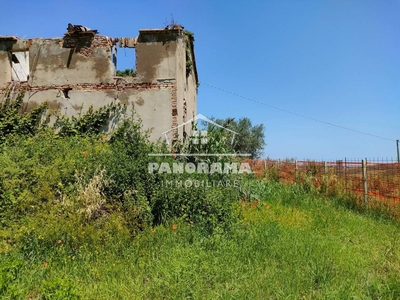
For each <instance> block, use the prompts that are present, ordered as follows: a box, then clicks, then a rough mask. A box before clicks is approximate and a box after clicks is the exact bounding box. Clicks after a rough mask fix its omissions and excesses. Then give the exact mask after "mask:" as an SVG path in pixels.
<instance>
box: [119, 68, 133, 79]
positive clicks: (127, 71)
mask: <svg viewBox="0 0 400 300" xmlns="http://www.w3.org/2000/svg"><path fill="white" fill-rule="evenodd" d="M116 75H117V76H121V77H127V76H131V77H135V76H136V70H135V69H133V68H132V69H129V68H128V69H125V70H117V72H116Z"/></svg>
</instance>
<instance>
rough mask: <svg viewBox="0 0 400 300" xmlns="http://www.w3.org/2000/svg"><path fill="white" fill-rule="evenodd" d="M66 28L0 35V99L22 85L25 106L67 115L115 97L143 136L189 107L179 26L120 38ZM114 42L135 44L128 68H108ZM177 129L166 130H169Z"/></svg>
mask: <svg viewBox="0 0 400 300" xmlns="http://www.w3.org/2000/svg"><path fill="white" fill-rule="evenodd" d="M67 29H68V31H67V32H66V33H65V34H64V36H63V37H61V38H49V39H43V38H35V39H20V38H18V37H15V36H0V101H1V100H2V99H3V98H4V97H2V96H4V94H5V93H6V92H8V91H10V90H12V91H13V92H14V93H15V92H18V91H25V98H24V103H25V105H24V107H25V109H26V110H30V109H32V108H33V107H35V106H37V105H39V104H40V103H42V102H44V101H47V102H48V104H49V108H50V109H51V110H57V111H59V112H60V113H63V114H66V115H70V116H71V115H80V114H82V113H84V112H85V111H86V110H87V109H88V108H89V107H90V106H93V108H94V109H98V108H100V107H103V106H105V105H107V104H109V103H112V101H119V102H121V103H124V104H127V107H128V109H127V112H129V111H131V108H132V107H133V108H134V110H135V111H136V112H137V113H138V114H139V116H140V117H141V119H142V121H143V125H144V127H145V128H153V131H152V134H151V140H157V139H158V138H162V137H163V134H162V133H163V132H165V131H168V130H170V129H171V128H174V127H177V126H178V125H179V124H182V123H184V122H185V121H187V120H189V119H191V118H192V117H193V116H194V115H196V94H197V93H196V91H197V85H198V77H197V70H196V63H195V56H194V50H193V41H194V40H193V36H192V35H191V34H190V33H187V32H186V31H184V30H183V27H181V26H179V25H175V26H168V27H167V28H165V29H143V30H140V31H139V35H138V36H137V37H125V38H124V37H122V38H111V37H107V36H101V35H98V33H97V30H90V29H89V28H86V27H83V26H79V25H71V24H69V26H68V28H67ZM120 48H135V53H136V75H135V76H131V77H119V76H116V61H117V59H118V50H119V49H120ZM133 59H134V58H133ZM185 130H187V129H185V128H184V127H182V126H180V127H178V129H177V130H175V131H174V130H172V131H171V138H175V139H176V137H177V136H179V137H182V136H184V132H185ZM177 131H179V132H177Z"/></svg>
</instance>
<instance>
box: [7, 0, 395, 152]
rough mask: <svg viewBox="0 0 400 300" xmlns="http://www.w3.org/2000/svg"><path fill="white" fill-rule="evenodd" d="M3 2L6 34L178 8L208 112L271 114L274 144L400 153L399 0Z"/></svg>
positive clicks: (122, 24) (162, 20) (124, 21)
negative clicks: (399, 145) (190, 36)
mask: <svg viewBox="0 0 400 300" xmlns="http://www.w3.org/2000/svg"><path fill="white" fill-rule="evenodd" d="M0 7H1V8H2V9H1V11H2V16H1V19H0V35H17V36H19V37H26V38H33V37H56V36H62V35H63V33H64V32H65V31H66V26H67V24H68V23H73V24H81V25H84V26H88V27H90V28H92V29H98V30H99V31H100V34H103V35H108V36H112V37H134V36H136V35H137V34H138V30H139V29H142V28H157V27H164V26H165V25H166V24H167V23H169V21H170V20H171V14H172V15H173V18H174V20H175V22H177V23H180V24H182V25H183V26H185V29H188V30H190V31H192V32H194V33H195V39H196V41H195V52H196V60H197V67H198V73H199V78H200V81H201V83H202V84H201V87H200V88H199V94H198V112H199V113H202V114H203V115H205V116H208V117H211V116H214V117H216V118H227V117H235V118H240V117H248V118H250V119H251V121H252V122H253V124H260V123H262V124H264V126H265V141H266V143H267V146H266V147H265V156H269V157H271V158H280V159H285V158H297V159H317V160H322V159H343V158H345V157H346V158H362V157H367V158H374V157H380V158H381V157H384V158H386V157H395V156H396V144H395V140H396V139H400V17H399V16H400V1H399V0H377V1H368V0H331V1H328V0H326V1H324V0H315V1H306V0H304V1H302V0H291V1H285V0H284V1H278V0H276V1H251V0H250V1H249V0H248V1H216V0H213V1H209V0H201V1H188V0H186V1H183V0H168V1H161V0H160V1H100V0H98V1H75V0H52V1H27V0H25V1H9V0H3V1H2V3H1V4H0ZM127 55H128V56H129V55H130V54H129V53H127ZM119 56H120V57H121V56H124V52H123V51H120V52H119ZM121 61H122V59H121ZM127 61H129V59H128V60H127ZM123 64H126V66H127V67H129V65H128V64H127V62H125V63H123ZM124 66H125V65H124ZM124 66H123V67H124ZM211 86H215V87H218V88H221V89H224V90H226V91H229V92H231V93H234V94H238V95H241V96H243V97H246V98H249V99H252V100H254V101H257V102H262V103H263V104H260V103H257V102H252V101H250V100H246V99H245V98H241V97H237V96H234V95H232V94H229V93H226V92H223V91H221V90H218V89H215V88H213V87H211ZM274 107H277V108H280V109H282V110H278V109H275V108H274ZM283 110H286V111H289V112H292V113H295V114H292V113H288V112H285V111H283ZM296 114H300V115H304V116H307V117H309V118H313V119H317V120H320V121H323V122H328V123H333V124H336V125H339V126H343V127H346V128H350V129H353V130H356V131H361V132H365V133H368V134H371V135H376V136H380V137H383V138H387V139H388V140H387V139H380V138H376V137H372V136H369V135H363V134H360V133H356V132H354V131H349V130H345V129H342V128H338V127H334V126H330V125H327V124H324V123H320V122H317V121H313V120H311V119H307V118H303V117H300V116H299V115H296Z"/></svg>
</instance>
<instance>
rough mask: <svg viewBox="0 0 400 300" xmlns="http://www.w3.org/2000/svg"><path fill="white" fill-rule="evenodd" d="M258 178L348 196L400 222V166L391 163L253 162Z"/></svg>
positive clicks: (367, 161)
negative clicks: (399, 219) (382, 211)
mask: <svg viewBox="0 0 400 300" xmlns="http://www.w3.org/2000/svg"><path fill="white" fill-rule="evenodd" d="M250 164H251V167H252V170H253V172H254V173H255V174H256V176H258V177H264V178H267V179H269V180H275V181H281V182H285V183H295V182H296V183H300V184H306V185H309V186H310V187H312V188H315V189H317V190H318V191H320V192H324V193H327V194H328V195H329V194H331V195H334V194H335V195H337V194H348V195H351V196H352V197H353V198H354V199H355V200H356V202H357V204H359V205H365V206H366V207H368V208H377V207H378V208H380V209H385V210H387V211H389V212H390V213H391V214H394V215H395V216H396V217H397V218H400V163H397V162H394V161H391V160H385V161H384V160H377V159H374V160H367V159H363V160H348V159H344V160H336V161H320V162H317V161H300V160H299V161H293V160H291V161H281V160H251V161H250Z"/></svg>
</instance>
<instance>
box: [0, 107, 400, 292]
mask: <svg viewBox="0 0 400 300" xmlns="http://www.w3.org/2000/svg"><path fill="white" fill-rule="evenodd" d="M7 101H8V104H7V105H3V106H2V108H1V109H2V110H1V112H2V119H0V127H1V126H3V127H4V128H9V129H8V131H7V132H8V133H7V134H4V136H3V138H2V140H1V147H0V168H1V170H2V172H1V173H0V224H1V226H0V297H1V298H2V299H115V298H117V299H132V298H134V299H135V298H136V299H160V298H169V299H182V298H195V299H197V298H200V299H219V298H224V299H225V298H239V299H246V298H251V299H271V298H272V299H274V298H275V299H280V298H289V299H298V298H333V299H348V298H359V299H365V298H367V299H368V298H370V299H378V298H386V299H395V298H398V297H400V295H399V290H400V278H399V274H400V272H399V268H398V266H399V265H400V252H399V251H398V236H399V225H398V224H397V223H392V222H390V221H388V220H385V219H380V218H379V217H378V218H377V217H370V216H366V215H363V214H359V213H357V212H353V211H351V210H347V209H345V208H344V207H343V204H344V203H351V199H348V198H345V197H343V196H342V195H339V194H337V195H333V194H332V196H331V197H330V198H325V196H323V195H322V193H320V192H319V191H317V190H315V189H313V188H312V187H313V185H312V184H310V185H309V186H308V185H306V184H302V185H300V184H293V185H291V186H285V185H283V184H281V183H279V182H275V181H273V180H269V179H266V178H264V179H262V180H256V179H254V178H253V176H252V175H246V174H240V176H239V174H227V173H221V172H215V173H211V172H209V173H199V174H194V173H193V174H190V173H188V172H162V171H160V170H161V169H160V168H155V169H154V170H153V172H150V171H149V166H160V165H161V164H162V163H165V164H167V165H169V166H173V165H174V163H175V164H176V165H177V166H179V164H187V163H193V164H196V163H199V162H204V161H203V160H199V158H198V157H197V158H196V157H195V156H184V155H181V156H176V157H174V153H170V152H168V149H167V148H166V146H165V145H163V144H154V143H150V142H149V141H148V134H149V132H147V131H145V130H143V128H142V126H141V123H140V120H138V118H137V117H136V116H135V115H133V116H132V117H131V118H126V119H124V120H121V121H120V125H119V126H118V128H117V129H115V130H114V131H112V132H111V133H108V134H105V133H103V132H102V128H104V126H105V124H106V123H107V120H109V119H110V118H115V117H117V116H119V115H118V111H120V110H121V109H123V107H119V106H113V105H111V106H107V107H105V108H102V109H100V110H99V111H97V112H96V111H93V110H89V112H88V113H87V114H85V115H83V116H82V117H80V118H72V119H68V120H67V119H65V118H62V117H59V118H58V121H57V122H56V125H55V127H53V126H49V125H43V124H42V125H41V123H40V122H39V117H36V118H33V117H31V116H32V111H31V112H30V113H27V114H22V113H21V111H20V110H16V109H12V107H16V105H17V104H16V103H15V102H13V101H14V100H7ZM17 101H20V100H18V99H17ZM44 113H45V110H42V111H41V112H40V114H39V115H40V119H42V118H45V117H44V116H42V114H44ZM27 118H28V119H29V120H31V119H30V118H33V119H34V120H35V121H32V122H26V121H23V120H26V119H27ZM33 119H32V120H33ZM10 120H11V121H10ZM4 124H14V125H7V126H8V127H7V126H5V125H4ZM21 124H28V125H25V126H26V127H24V126H21ZM29 124H30V125H29ZM192 138H196V137H192ZM207 139H208V143H206V144H202V143H198V144H195V143H190V144H180V145H176V150H179V154H185V153H186V154H192V153H199V152H200V153H222V154H223V153H227V152H230V150H231V149H229V148H227V147H226V145H227V143H226V141H225V139H227V137H226V136H224V134H223V132H221V131H219V130H211V131H210V132H209V133H208V135H207ZM152 154H165V156H152ZM206 162H207V163H209V164H212V163H221V164H223V163H225V162H228V163H231V162H232V161H231V160H229V159H228V158H227V157H223V156H220V157H219V156H210V157H209V159H208V160H207V161H206ZM228 181H229V182H230V185H228V184H227V182H228ZM234 182H237V183H236V184H237V186H234ZM197 183H199V186H195V185H196V184H197ZM201 183H203V185H201ZM238 187H239V188H238Z"/></svg>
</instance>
